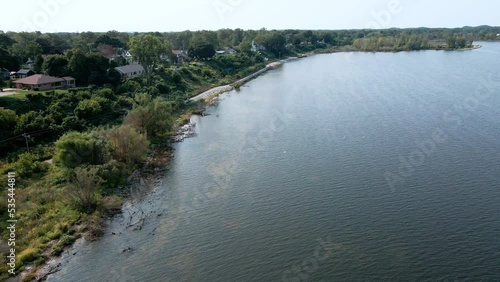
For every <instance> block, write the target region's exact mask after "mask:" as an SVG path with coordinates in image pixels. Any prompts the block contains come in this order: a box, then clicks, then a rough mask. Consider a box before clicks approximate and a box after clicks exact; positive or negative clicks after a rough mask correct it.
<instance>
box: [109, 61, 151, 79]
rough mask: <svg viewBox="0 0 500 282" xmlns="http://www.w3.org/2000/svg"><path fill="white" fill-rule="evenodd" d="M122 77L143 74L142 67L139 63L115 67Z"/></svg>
mask: <svg viewBox="0 0 500 282" xmlns="http://www.w3.org/2000/svg"><path fill="white" fill-rule="evenodd" d="M115 70H116V71H118V72H119V73H120V74H121V75H122V77H123V78H134V77H138V76H141V75H143V74H144V67H143V66H141V65H139V64H132V65H126V66H123V67H116V68H115Z"/></svg>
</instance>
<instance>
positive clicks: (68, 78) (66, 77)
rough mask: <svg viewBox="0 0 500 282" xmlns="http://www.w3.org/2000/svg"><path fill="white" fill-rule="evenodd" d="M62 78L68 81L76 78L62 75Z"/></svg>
mask: <svg viewBox="0 0 500 282" xmlns="http://www.w3.org/2000/svg"><path fill="white" fill-rule="evenodd" d="M63 79H64V80H66V81H68V80H76V79H75V78H74V77H71V76H64V77H63Z"/></svg>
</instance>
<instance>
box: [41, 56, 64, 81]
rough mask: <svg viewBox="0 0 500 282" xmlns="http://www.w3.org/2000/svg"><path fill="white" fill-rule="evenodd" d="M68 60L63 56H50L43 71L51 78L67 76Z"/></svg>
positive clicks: (43, 66) (44, 63) (44, 64)
mask: <svg viewBox="0 0 500 282" xmlns="http://www.w3.org/2000/svg"><path fill="white" fill-rule="evenodd" d="M67 67H68V60H67V59H66V57H65V56H63V55H49V56H47V58H46V59H45V61H44V62H43V65H42V71H43V72H44V73H46V74H47V75H51V76H58V77H61V76H65V75H66V74H67Z"/></svg>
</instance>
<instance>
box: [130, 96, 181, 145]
mask: <svg viewBox="0 0 500 282" xmlns="http://www.w3.org/2000/svg"><path fill="white" fill-rule="evenodd" d="M136 101H138V105H136V107H135V108H134V109H133V110H132V111H130V112H129V113H128V114H127V116H126V117H125V120H124V122H123V123H124V124H125V125H130V126H131V127H133V128H134V129H136V130H137V131H138V132H139V133H142V134H144V135H145V136H146V137H148V138H151V137H155V136H157V135H159V134H162V133H165V132H168V131H169V130H170V129H171V128H172V123H173V120H172V116H173V115H172V105H171V104H170V103H169V102H167V101H166V100H165V99H163V98H156V99H154V100H152V101H151V96H149V95H144V94H142V95H138V97H136Z"/></svg>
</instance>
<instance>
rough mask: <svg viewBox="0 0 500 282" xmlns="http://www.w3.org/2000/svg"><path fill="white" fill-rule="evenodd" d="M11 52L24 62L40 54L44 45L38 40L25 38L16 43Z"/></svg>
mask: <svg viewBox="0 0 500 282" xmlns="http://www.w3.org/2000/svg"><path fill="white" fill-rule="evenodd" d="M10 52H11V53H12V54H13V55H14V56H16V57H18V58H20V59H21V60H22V61H23V62H26V61H27V60H28V59H33V60H34V59H35V58H36V57H37V56H38V55H41V54H42V46H40V44H38V43H37V42H36V41H29V40H28V41H25V40H24V39H23V41H21V42H16V43H14V44H13V45H12V47H11V51H10Z"/></svg>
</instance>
